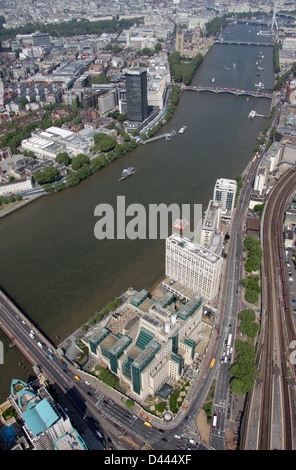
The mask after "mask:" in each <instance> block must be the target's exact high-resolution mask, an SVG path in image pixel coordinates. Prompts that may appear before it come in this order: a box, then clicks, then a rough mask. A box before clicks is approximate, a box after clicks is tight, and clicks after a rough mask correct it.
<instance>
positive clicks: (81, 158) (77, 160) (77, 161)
mask: <svg viewBox="0 0 296 470" xmlns="http://www.w3.org/2000/svg"><path fill="white" fill-rule="evenodd" d="M89 162H90V159H89V157H88V156H87V155H85V154H84V153H79V154H78V155H77V157H74V158H72V161H71V166H72V168H73V170H78V169H79V168H81V167H82V166H83V165H84V164H88V163H89Z"/></svg>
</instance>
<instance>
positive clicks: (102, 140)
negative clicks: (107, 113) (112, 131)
mask: <svg viewBox="0 0 296 470" xmlns="http://www.w3.org/2000/svg"><path fill="white" fill-rule="evenodd" d="M94 141H95V144H96V145H97V146H98V148H99V150H101V152H109V151H110V150H113V149H114V148H115V146H116V140H115V139H113V137H111V136H110V135H107V134H105V133H103V132H98V133H96V134H95V135H94Z"/></svg>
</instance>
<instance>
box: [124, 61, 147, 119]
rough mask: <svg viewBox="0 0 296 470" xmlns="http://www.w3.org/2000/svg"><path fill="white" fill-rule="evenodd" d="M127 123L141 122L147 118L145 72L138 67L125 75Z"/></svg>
mask: <svg viewBox="0 0 296 470" xmlns="http://www.w3.org/2000/svg"><path fill="white" fill-rule="evenodd" d="M125 83H126V104H127V119H128V121H136V122H143V121H144V119H146V118H147V117H148V100H147V71H146V69H144V68H141V67H138V68H135V69H130V70H128V71H127V72H126V74H125Z"/></svg>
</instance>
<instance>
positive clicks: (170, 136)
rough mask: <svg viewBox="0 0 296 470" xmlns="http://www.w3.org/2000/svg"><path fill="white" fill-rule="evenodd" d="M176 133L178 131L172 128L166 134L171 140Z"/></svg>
mask: <svg viewBox="0 0 296 470" xmlns="http://www.w3.org/2000/svg"><path fill="white" fill-rule="evenodd" d="M174 135H176V131H175V130H172V131H171V132H169V133H168V134H167V135H166V139H167V140H171V139H172V138H173V137H174Z"/></svg>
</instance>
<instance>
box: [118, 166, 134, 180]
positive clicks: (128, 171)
mask: <svg viewBox="0 0 296 470" xmlns="http://www.w3.org/2000/svg"><path fill="white" fill-rule="evenodd" d="M134 173H135V169H134V167H133V166H129V167H128V168H125V169H124V170H123V172H122V173H121V176H120V178H119V180H118V181H123V180H125V179H126V178H128V177H129V176H131V175H133V174H134Z"/></svg>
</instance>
